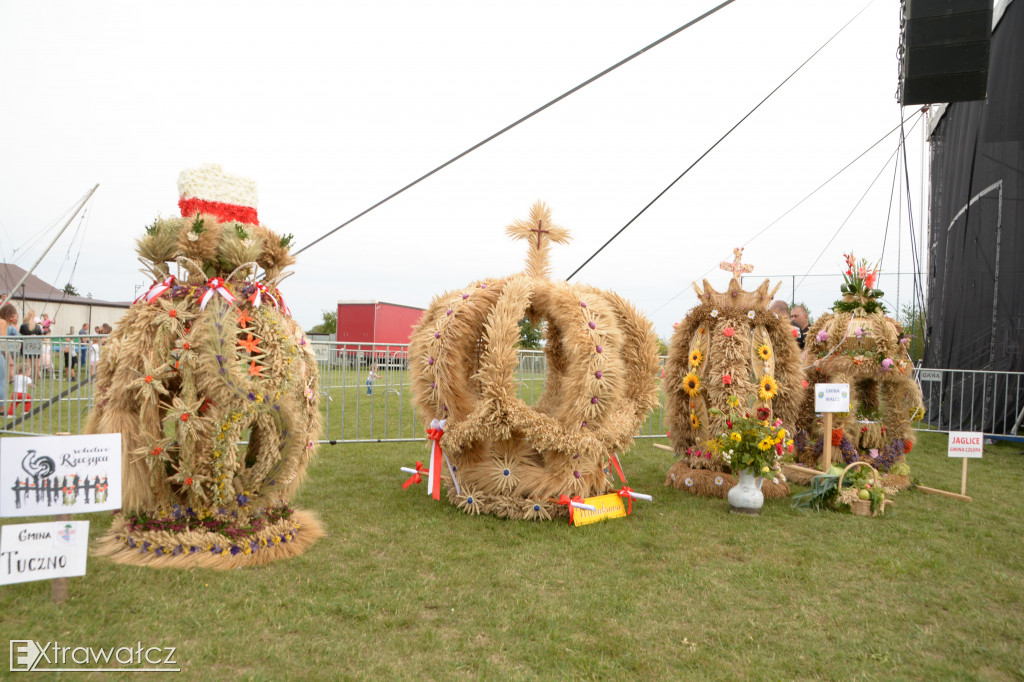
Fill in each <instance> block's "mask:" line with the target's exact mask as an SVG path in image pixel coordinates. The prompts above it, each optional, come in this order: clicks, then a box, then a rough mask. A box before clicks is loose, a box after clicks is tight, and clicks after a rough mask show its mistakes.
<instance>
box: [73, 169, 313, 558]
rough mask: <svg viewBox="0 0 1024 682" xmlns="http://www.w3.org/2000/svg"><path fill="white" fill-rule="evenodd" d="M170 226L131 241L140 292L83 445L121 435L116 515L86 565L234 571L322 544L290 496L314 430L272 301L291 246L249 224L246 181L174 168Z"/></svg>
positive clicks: (296, 339) (113, 343)
mask: <svg viewBox="0 0 1024 682" xmlns="http://www.w3.org/2000/svg"><path fill="white" fill-rule="evenodd" d="M178 185H179V195H180V200H179V206H180V208H181V212H182V217H180V218H167V219H158V220H156V221H155V222H154V223H153V224H152V225H150V226H149V227H148V228H146V234H145V235H144V236H142V237H141V238H140V239H139V240H138V253H139V256H140V260H141V262H142V263H143V265H144V266H145V270H144V272H145V273H146V274H147V275H148V276H149V277H151V278H152V280H153V285H152V286H151V287H149V289H148V290H144V291H143V292H142V293H141V294H140V296H139V297H138V298H137V299H136V300H135V302H134V303H133V304H132V305H131V307H130V308H129V309H128V311H127V312H126V313H125V314H124V316H123V317H122V318H121V320H120V322H119V323H118V324H117V326H116V327H115V329H114V331H113V333H112V334H111V335H110V337H109V339H108V340H107V343H106V347H105V348H104V351H103V353H102V355H101V360H100V363H99V366H98V368H97V374H96V395H95V403H96V406H95V408H94V409H93V410H92V412H90V414H89V420H88V423H87V425H86V432H87V433H121V437H122V448H123V451H122V459H123V467H122V468H123V484H124V485H123V491H124V493H123V494H124V499H123V508H122V512H121V513H120V514H118V515H117V517H116V518H115V520H114V522H113V524H112V525H111V528H110V530H109V532H108V533H107V535H106V536H105V537H104V538H103V539H102V540H101V544H100V547H99V553H100V554H101V555H105V556H109V557H111V558H112V559H114V560H115V561H118V562H121V563H130V564H142V565H151V566H172V567H182V568H186V567H192V566H207V567H212V568H223V569H226V568H237V567H241V566H252V565H260V564H265V563H268V562H270V561H274V560H276V559H280V558H284V557H289V556H295V555H298V554H301V553H302V552H304V551H305V550H306V549H307V548H308V547H309V546H310V545H311V544H312V543H313V542H314V541H315V540H316V539H317V538H318V537H320V536H322V535H323V531H322V530H321V528H320V524H319V522H318V521H317V519H316V517H315V516H314V515H313V514H312V513H310V512H304V511H300V510H295V509H292V508H291V507H290V506H289V499H290V497H291V495H292V494H293V493H294V491H295V490H296V489H297V487H298V485H299V483H300V482H301V480H302V478H303V476H304V473H305V470H306V465H307V464H308V462H309V460H310V458H311V457H312V456H313V452H314V448H315V442H316V441H317V440H318V438H319V433H320V411H319V405H318V402H319V389H318V374H317V367H316V361H315V356H314V354H313V352H312V349H311V347H310V345H309V342H308V341H307V339H306V337H305V335H304V334H303V332H302V329H301V328H300V327H299V325H298V324H297V323H296V322H295V321H294V320H293V319H292V317H291V315H290V313H289V311H288V308H287V305H286V304H285V301H284V297H283V295H282V293H281V290H280V289H279V288H278V285H279V284H280V282H281V280H282V279H284V277H286V276H287V273H286V272H285V268H286V267H288V266H289V265H291V264H292V263H293V262H294V258H293V257H292V256H291V255H290V254H289V253H288V246H289V242H290V237H281V236H279V235H277V234H275V233H274V232H271V231H270V230H268V229H267V228H265V227H263V226H262V225H260V224H259V223H258V218H257V215H256V194H255V183H253V182H252V181H250V180H246V179H243V178H236V177H233V176H230V175H228V174H226V173H224V172H223V171H222V170H221V168H220V167H219V166H212V165H211V166H203V167H200V168H198V169H192V170H187V171H184V172H183V173H182V174H181V177H180V178H179V181H178Z"/></svg>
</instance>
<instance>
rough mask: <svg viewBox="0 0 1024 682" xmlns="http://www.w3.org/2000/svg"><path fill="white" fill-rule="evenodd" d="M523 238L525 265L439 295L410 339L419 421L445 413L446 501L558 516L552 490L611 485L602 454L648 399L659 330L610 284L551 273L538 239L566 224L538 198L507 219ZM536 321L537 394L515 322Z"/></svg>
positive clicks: (565, 236) (642, 412) (618, 444)
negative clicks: (527, 384) (524, 394)
mask: <svg viewBox="0 0 1024 682" xmlns="http://www.w3.org/2000/svg"><path fill="white" fill-rule="evenodd" d="M506 233H507V234H508V235H509V236H510V237H512V238H514V239H522V240H525V241H526V242H527V243H528V244H529V255H528V257H527V266H526V269H525V271H524V272H522V273H519V274H515V275H512V276H509V277H503V278H494V279H484V280H479V281H477V282H475V283H473V284H471V285H469V286H468V287H465V288H463V289H459V290H456V291H451V292H448V293H444V294H441V295H440V296H437V297H436V298H435V299H434V300H433V302H432V303H431V305H430V307H429V308H428V309H427V310H426V312H425V313H424V315H423V318H422V319H421V321H420V323H419V324H418V325H417V326H416V328H415V329H414V331H413V335H412V339H411V342H410V346H409V355H410V363H411V364H410V374H411V380H412V385H413V397H414V401H415V404H416V406H417V408H418V409H419V414H420V416H421V419H422V420H423V423H424V427H427V426H429V424H430V422H431V421H432V420H433V419H446V420H447V422H446V427H445V432H444V435H443V437H442V440H441V445H442V446H443V449H444V452H445V454H446V455H447V457H449V458H450V461H451V464H452V467H451V470H450V471H448V472H446V481H447V485H448V499H449V500H450V501H452V502H453V503H455V504H456V505H458V506H459V507H460V508H461V509H463V510H464V511H466V512H468V513H488V514H494V515H497V516H503V517H509V518H523V519H544V518H551V517H552V516H556V515H557V516H561V515H566V514H567V508H566V507H564V506H559V505H558V503H557V501H556V500H557V498H559V497H560V496H561V495H569V496H575V495H580V496H584V497H586V496H590V495H595V494H603V493H605V492H606V491H607V490H609V488H610V486H611V479H610V478H609V474H608V468H609V457H610V455H611V454H612V453H614V452H619V453H621V452H622V451H624V450H625V449H627V448H628V447H629V446H630V445H631V444H632V440H633V436H634V435H635V434H636V433H637V431H638V429H639V427H640V425H641V424H642V423H643V420H644V419H645V418H646V416H647V414H648V413H649V411H650V410H651V408H652V407H653V406H654V405H656V404H657V384H656V374H657V366H658V355H657V347H658V346H657V337H656V336H655V334H654V331H653V328H652V326H651V323H650V322H649V321H648V320H647V319H645V318H644V317H643V316H642V315H640V314H639V313H638V312H637V311H636V310H634V309H633V307H632V306H631V305H630V304H629V303H627V302H626V301H625V300H623V299H622V298H620V297H619V296H617V295H616V294H614V293H612V292H607V291H602V290H600V289H597V288H594V287H591V286H587V285H581V284H569V283H568V282H565V281H557V280H552V279H551V278H550V273H549V263H548V248H549V245H550V244H551V243H552V242H553V243H565V242H567V241H568V240H569V232H568V230H567V229H565V228H564V227H561V226H558V225H556V224H554V223H553V222H552V219H551V212H550V210H549V209H548V207H547V206H546V205H545V204H543V203H542V202H537V203H536V204H534V206H533V207H532V209H531V211H530V217H529V219H527V220H519V221H516V222H515V223H513V224H512V225H510V226H509V227H508V228H507V229H506ZM523 318H529V319H530V320H531V321H532V322H533V323H535V324H540V323H542V322H543V323H545V331H544V338H545V343H544V357H545V359H546V366H547V370H546V373H545V378H544V380H545V385H544V390H543V394H542V395H541V397H540V399H539V400H538V401H537V402H536V403H535V404H533V405H529V404H527V403H526V402H525V401H524V400H523V399H522V398H520V397H519V388H520V381H521V380H523V379H526V377H517V374H518V373H519V372H518V358H519V354H518V350H517V347H516V343H517V341H518V340H519V335H520V332H519V321H520V320H522V319H523Z"/></svg>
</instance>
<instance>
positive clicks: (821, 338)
mask: <svg viewBox="0 0 1024 682" xmlns="http://www.w3.org/2000/svg"><path fill="white" fill-rule="evenodd" d="M818 341H819V342H821V343H824V342H825V341H828V332H827V331H825V330H824V329H822V330H821V331H820V332H818Z"/></svg>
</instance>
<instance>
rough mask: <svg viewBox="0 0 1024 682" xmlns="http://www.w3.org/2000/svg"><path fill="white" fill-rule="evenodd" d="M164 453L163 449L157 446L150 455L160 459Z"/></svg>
mask: <svg viewBox="0 0 1024 682" xmlns="http://www.w3.org/2000/svg"><path fill="white" fill-rule="evenodd" d="M163 451H164V449H163V448H161V447H159V446H157V447H155V448H153V449H152V450H150V452H149V454H151V455H153V456H154V457H158V456H159V455H160V453H161V452H163Z"/></svg>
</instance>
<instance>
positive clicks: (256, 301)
mask: <svg viewBox="0 0 1024 682" xmlns="http://www.w3.org/2000/svg"><path fill="white" fill-rule="evenodd" d="M253 286H255V287H256V291H254V292H253V294H252V296H250V297H249V303H250V304H251V305H252V307H253V308H259V307H260V303H261V302H262V301H263V297H264V296H266V297H267V298H269V299H270V300H271V301H272V302H273V303H274V307H275V308H276V307H277V299H276V298H274V295H273V294H271V293H270V291H269V290H268V289H267V285H266V284H263V282H254V283H253Z"/></svg>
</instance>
